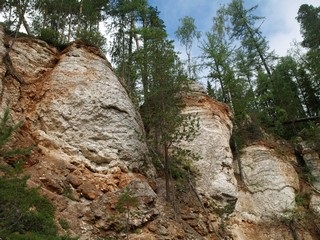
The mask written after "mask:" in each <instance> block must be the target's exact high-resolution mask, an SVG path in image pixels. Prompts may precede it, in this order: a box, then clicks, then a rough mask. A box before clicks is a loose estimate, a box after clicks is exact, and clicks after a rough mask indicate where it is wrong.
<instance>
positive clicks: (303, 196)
mask: <svg viewBox="0 0 320 240" xmlns="http://www.w3.org/2000/svg"><path fill="white" fill-rule="evenodd" d="M294 199H295V202H296V204H297V206H304V207H308V206H309V203H310V194H308V193H297V194H296V196H295V198H294Z"/></svg>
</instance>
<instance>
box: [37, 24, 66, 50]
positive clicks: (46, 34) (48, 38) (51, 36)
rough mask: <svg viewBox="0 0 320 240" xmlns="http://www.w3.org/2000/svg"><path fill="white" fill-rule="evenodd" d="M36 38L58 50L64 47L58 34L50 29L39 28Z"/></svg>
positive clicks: (64, 44)
mask: <svg viewBox="0 0 320 240" xmlns="http://www.w3.org/2000/svg"><path fill="white" fill-rule="evenodd" d="M38 37H39V38H40V39H41V40H43V41H45V42H47V43H48V44H50V45H53V46H55V47H57V48H59V49H62V48H64V47H65V46H66V43H65V42H64V41H63V40H62V39H61V36H60V34H59V32H57V31H56V30H54V29H51V28H41V29H40V30H39V33H38Z"/></svg>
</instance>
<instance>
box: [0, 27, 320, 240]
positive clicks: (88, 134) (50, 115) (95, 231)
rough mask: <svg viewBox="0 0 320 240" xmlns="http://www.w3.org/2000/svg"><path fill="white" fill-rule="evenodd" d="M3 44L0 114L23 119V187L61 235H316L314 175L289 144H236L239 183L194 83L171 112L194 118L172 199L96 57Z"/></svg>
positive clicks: (210, 104)
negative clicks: (189, 158)
mask: <svg viewBox="0 0 320 240" xmlns="http://www.w3.org/2000/svg"><path fill="white" fill-rule="evenodd" d="M11 42H12V39H11V38H10V37H9V36H7V35H5V34H4V32H3V29H0V55H1V59H2V61H1V63H0V77H1V82H0V90H1V96H0V106H1V110H3V109H5V108H6V107H9V108H10V109H11V116H12V118H13V119H14V120H15V121H19V120H21V121H23V123H24V124H23V126H22V128H21V131H20V132H19V134H17V135H16V136H15V138H14V142H12V144H15V145H17V144H19V145H22V146H30V145H32V146H34V147H33V153H32V155H31V156H30V157H29V158H28V159H26V164H25V171H26V172H27V173H28V174H29V175H30V179H29V181H28V184H29V185H30V186H33V187H39V189H40V190H41V193H42V194H44V195H45V196H47V197H48V198H49V199H51V200H52V202H53V203H54V205H55V206H56V220H57V224H58V226H59V227H60V230H61V232H62V233H63V232H69V233H71V234H72V235H74V236H79V237H80V239H81V240H85V239H125V237H126V227H127V226H129V227H130V233H129V239H213V240H214V239H234V240H255V239H265V240H267V239H268V240H269V239H277V240H278V239H294V240H297V239H301V240H302V239H310V240H311V239H319V235H317V234H319V231H318V226H320V225H318V222H317V221H316V219H317V216H319V212H320V210H319V202H320V200H319V199H320V197H319V196H320V195H319V190H318V189H319V187H318V185H319V182H317V181H315V182H314V183H313V184H314V185H310V184H307V183H306V181H305V179H303V178H302V176H304V175H303V173H304V172H303V171H302V170H301V162H298V161H297V160H296V158H295V155H294V151H293V149H292V148H290V147H288V146H287V145H286V144H283V143H281V142H274V143H272V144H271V143H270V142H257V143H254V144H252V145H251V146H247V147H245V148H244V149H243V150H242V153H241V154H240V156H239V159H238V162H241V166H242V167H241V171H242V174H241V175H242V176H243V179H240V177H239V176H240V174H239V170H238V167H236V166H237V165H236V164H235V159H234V157H233V156H232V152H231V149H230V145H229V140H230V136H231V133H232V114H231V112H230V110H229V108H228V107H227V106H226V105H224V104H222V103H219V102H217V101H214V100H212V99H211V98H209V97H208V96H207V95H206V93H205V92H204V91H203V90H201V88H199V87H198V86H193V87H192V91H191V92H189V93H188V94H186V96H185V103H186V108H185V109H184V110H183V114H187V113H192V114H196V115H197V117H198V118H199V123H200V131H199V134H198V135H197V137H196V138H195V139H194V140H193V141H192V142H189V143H184V147H185V148H187V149H190V150H192V151H193V152H194V153H197V154H198V155H199V156H200V159H199V160H198V161H195V162H194V163H193V165H194V168H195V169H196V172H198V175H197V177H196V179H195V182H194V183H191V182H187V183H184V184H185V185H183V186H179V188H178V187H177V194H176V198H175V204H174V206H172V205H171V204H169V203H167V202H166V201H165V200H164V180H163V179H162V178H161V176H157V175H156V171H155V168H154V167H153V165H152V159H150V157H149V155H148V149H147V146H146V143H145V140H144V129H143V124H142V121H141V118H140V115H139V112H138V111H137V109H136V108H135V106H134V105H133V104H132V102H131V100H130V98H129V97H128V95H127V93H126V91H125V88H124V87H123V85H122V84H121V82H120V81H119V80H118V79H117V77H116V76H115V74H114V73H113V71H112V68H111V67H110V64H109V63H108V61H107V60H106V59H105V57H104V56H103V54H101V53H100V52H99V51H98V50H96V49H95V48H92V47H89V46H83V45H81V44H77V43H74V44H71V45H70V46H69V47H68V48H66V49H65V50H63V51H62V52H60V51H58V50H57V49H55V48H53V47H51V46H49V45H47V44H46V43H44V42H42V41H40V40H37V39H31V38H19V39H17V40H16V41H15V43H14V45H13V48H12V49H10V48H9V46H10V45H11ZM297 152H299V156H300V158H302V159H304V161H303V162H304V164H306V165H308V166H310V167H312V169H318V172H317V171H316V170H314V171H315V172H313V175H315V176H318V175H319V172H320V170H319V169H320V167H319V166H318V165H319V164H318V162H319V155H318V153H317V152H316V151H314V150H312V148H311V147H309V146H307V145H306V144H304V143H301V144H300V145H299V146H298V147H297V149H296V153H297ZM317 174H318V175H317ZM124 196H127V197H128V196H129V197H132V199H135V200H137V203H136V204H131V205H130V204H128V207H129V212H130V216H131V217H130V219H129V221H128V222H127V221H126V214H127V212H121V211H119V208H118V207H119V203H120V202H121V201H120V199H123V197H124ZM299 199H300V200H299ZM301 199H302V200H303V201H302V200H301ZM132 202H133V201H132ZM309 216H312V217H311V219H309Z"/></svg>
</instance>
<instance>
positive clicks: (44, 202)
mask: <svg viewBox="0 0 320 240" xmlns="http://www.w3.org/2000/svg"><path fill="white" fill-rule="evenodd" d="M20 125H21V123H20V124H13V123H12V122H11V120H10V117H9V110H8V109H6V110H5V112H4V115H3V117H2V118H1V121H0V156H1V157H8V156H14V155H17V154H18V155H25V154H27V153H29V152H30V149H10V147H7V146H6V145H7V144H8V143H9V141H10V138H11V136H12V135H13V134H14V132H15V131H16V130H17V129H18V128H19V126H20ZM3 164H4V163H3ZM5 166H6V165H5ZM19 166H20V162H17V163H16V164H14V165H13V166H7V167H6V168H2V171H3V172H2V175H1V176H0V238H1V239H6V240H11V239H12V240H16V239H24V240H25V239H36V240H38V239H39V240H45V239H49V240H50V239H52V240H59V239H60V240H67V239H71V238H68V237H66V236H65V237H59V236H58V234H57V228H56V225H55V222H54V207H53V205H52V204H51V202H50V201H49V200H48V199H46V198H44V197H43V196H41V195H40V194H39V193H38V192H37V190H36V189H30V188H28V187H27V184H26V182H27V177H21V176H20V175H18V172H17V171H15V168H17V167H19ZM12 173H13V174H12Z"/></svg>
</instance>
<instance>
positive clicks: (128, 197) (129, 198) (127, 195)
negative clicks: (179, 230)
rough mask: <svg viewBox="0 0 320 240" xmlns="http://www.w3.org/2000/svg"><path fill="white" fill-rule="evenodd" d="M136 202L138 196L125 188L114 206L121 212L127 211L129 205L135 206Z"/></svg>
mask: <svg viewBox="0 0 320 240" xmlns="http://www.w3.org/2000/svg"><path fill="white" fill-rule="evenodd" d="M138 203H139V202H138V198H137V197H136V196H134V194H133V193H132V192H131V190H130V189H129V188H125V189H124V191H123V193H122V194H121V196H120V198H119V200H118V203H117V207H116V208H117V210H118V211H119V212H120V213H122V212H124V211H129V210H130V208H131V207H137V206H138Z"/></svg>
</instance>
